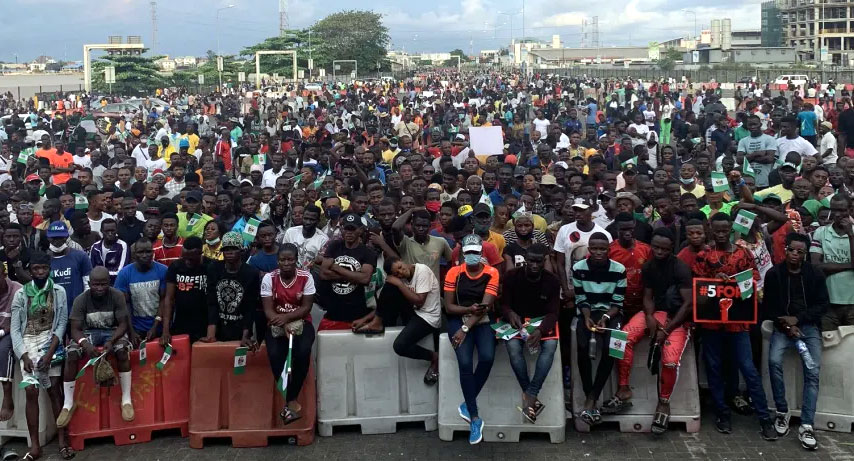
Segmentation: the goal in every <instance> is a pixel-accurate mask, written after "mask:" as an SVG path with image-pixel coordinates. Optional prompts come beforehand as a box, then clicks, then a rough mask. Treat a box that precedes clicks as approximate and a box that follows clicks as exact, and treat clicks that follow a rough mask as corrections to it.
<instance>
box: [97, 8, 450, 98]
mask: <svg viewBox="0 0 854 461" xmlns="http://www.w3.org/2000/svg"><path fill="white" fill-rule="evenodd" d="M390 41H391V38H390V36H389V33H388V28H387V27H386V26H385V25H383V23H382V15H380V14H378V13H374V12H372V11H359V10H350V11H341V12H338V13H334V14H331V15H329V16H327V17H325V18H323V19H321V20H320V21H318V22H317V23H315V24H314V25H313V26H311V27H308V28H305V29H295V30H288V31H285V33H284V34H282V35H280V36H276V37H270V38H268V39H266V40H264V41H263V42H261V43H258V44H256V45H253V46H250V47H246V48H244V49H243V50H241V51H240V53H239V54H238V55H236V56H235V55H229V56H223V73H222V81H223V83H237V79H238V73H239V72H246V74H247V75H249V74H250V73H254V72H255V53H256V52H257V51H270V50H296V51H297V67H298V68H299V69H303V70H305V71H306V75H308V72H307V69H308V67H309V66H308V64H309V62H308V61H309V56H310V57H311V59H312V60H313V63H314V66H313V68H314V71H313V75H317V72H318V70H319V69H325V70H326V72H327V73H330V74H331V73H332V72H333V61H336V60H356V61H357V62H358V65H359V68H360V69H361V71H360V72H366V71H377V70H389V68H390V63H389V62H388V60H387V58H386V50H387V49H388V46H389V43H390ZM461 53H462V52H461ZM461 55H462V56H465V55H464V54H461ZM160 58H162V56H118V55H115V56H104V57H102V58H100V59H98V60H97V61H95V62H94V64H93V72H92V84H93V87H94V88H95V89H96V91H106V90H107V88H108V85H107V84H106V83H105V82H104V67H106V66H110V65H112V66H115V68H116V83H115V84H114V85H113V92H114V93H119V94H138V93H146V92H150V91H152V90H153V89H155V88H160V87H164V86H192V85H194V84H196V83H197V82H198V75H199V74H202V75H204V81H205V83H206V84H215V83H217V82H218V79H219V72H218V71H217V60H216V53H214V52H213V51H208V53H207V58H208V59H207V62H205V63H204V64H202V65H201V66H199V67H198V68H196V69H193V70H177V71H175V72H172V74H171V75H164V74H161V73H160V72H159V68H158V66H157V64H156V61H157V60H158V59H160ZM260 60H261V72H262V73H265V74H270V75H272V74H279V75H281V76H282V77H284V78H294V77H296V76H294V75H293V67H292V65H293V58H292V57H291V56H290V55H262V56H261V58H260ZM453 61H454V64H456V59H454V60H453ZM352 68H353V65H352V63H345V64H342V65H341V69H342V70H339V73H349V71H350V70H352Z"/></svg>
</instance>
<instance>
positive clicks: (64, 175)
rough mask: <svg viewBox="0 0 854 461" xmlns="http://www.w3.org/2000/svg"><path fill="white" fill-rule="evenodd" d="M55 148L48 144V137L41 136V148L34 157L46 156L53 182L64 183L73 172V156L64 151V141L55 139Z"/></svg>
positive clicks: (56, 183)
mask: <svg viewBox="0 0 854 461" xmlns="http://www.w3.org/2000/svg"><path fill="white" fill-rule="evenodd" d="M54 145H55V148H51V146H50V138H48V137H47V136H44V137H42V148H41V149H40V150H38V151H37V152H36V157H39V158H46V159H47V160H48V161H49V162H50V167H51V173H52V174H53V183H54V184H55V185H59V184H65V183H66V182H67V181H68V180H69V179H71V173H73V172H74V169H75V165H74V156H72V155H71V153H70V152H66V151H65V143H64V142H63V141H60V140H57V141H56V143H55V144H54Z"/></svg>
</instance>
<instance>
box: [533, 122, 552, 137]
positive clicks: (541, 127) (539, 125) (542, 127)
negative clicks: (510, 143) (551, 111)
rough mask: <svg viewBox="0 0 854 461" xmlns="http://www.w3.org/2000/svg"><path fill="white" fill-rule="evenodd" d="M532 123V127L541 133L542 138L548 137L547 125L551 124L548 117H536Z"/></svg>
mask: <svg viewBox="0 0 854 461" xmlns="http://www.w3.org/2000/svg"><path fill="white" fill-rule="evenodd" d="M533 123H534V127H535V128H536V129H537V131H539V132H540V134H541V135H543V138H546V137H548V135H549V125H551V122H549V120H548V119H546V118H544V119H542V120H540V119H538V118H535V119H534V122H533Z"/></svg>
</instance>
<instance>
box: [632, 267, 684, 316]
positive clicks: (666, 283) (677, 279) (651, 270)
mask: <svg viewBox="0 0 854 461" xmlns="http://www.w3.org/2000/svg"><path fill="white" fill-rule="evenodd" d="M641 278H642V279H643V286H644V287H646V288H652V296H653V300H654V302H655V310H656V311H665V312H667V313H668V314H669V315H671V316H673V315H674V314H676V312H678V311H679V307H680V306H681V304H682V301H683V300H682V296H681V295H680V294H679V290H680V289H682V288H691V284H692V282H693V280H692V275H691V268H689V267H688V265H687V264H685V263H684V262H682V261H681V260H680V259H679V258H677V257H676V256H674V255H671V256H670V257H669V258H667V260H666V261H663V262H659V261H658V260H656V259H654V258H653V259H650V260H649V261H647V262H646V263H644V265H643V267H642V268H641Z"/></svg>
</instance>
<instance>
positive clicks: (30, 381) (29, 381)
mask: <svg viewBox="0 0 854 461" xmlns="http://www.w3.org/2000/svg"><path fill="white" fill-rule="evenodd" d="M29 386H35V387H39V380H38V379H36V377H35V376H33V375H30V376H27V377H26V378H24V379H22V380H21V382H20V383H19V384H18V389H26V388H27V387H29Z"/></svg>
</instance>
